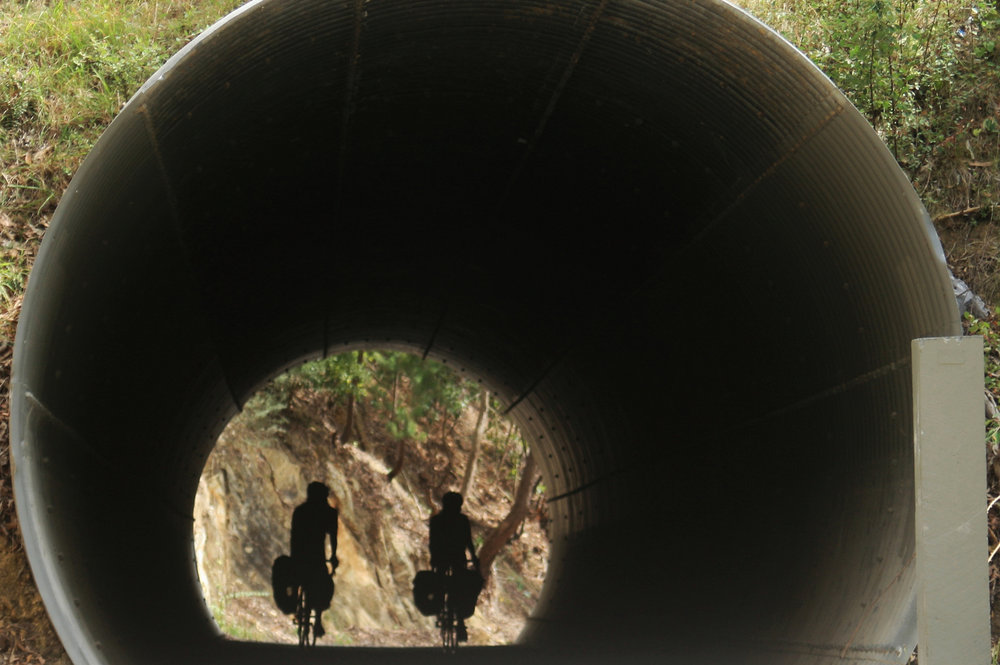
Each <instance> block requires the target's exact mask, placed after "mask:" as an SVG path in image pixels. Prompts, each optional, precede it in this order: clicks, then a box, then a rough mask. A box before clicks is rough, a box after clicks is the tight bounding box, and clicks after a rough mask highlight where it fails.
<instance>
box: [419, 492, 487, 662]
mask: <svg viewBox="0 0 1000 665" xmlns="http://www.w3.org/2000/svg"><path fill="white" fill-rule="evenodd" d="M441 506H442V508H441V512H439V513H438V514H437V515H434V516H433V517H431V539H430V549H431V568H433V569H434V572H436V573H439V574H441V575H444V574H445V573H454V572H455V571H465V562H466V559H465V552H466V550H468V552H469V555H470V557H471V558H472V565H473V567H475V568H476V570H479V559H478V558H477V557H476V550H475V545H473V543H472V527H471V526H470V525H469V518H468V517H466V516H465V515H464V514H463V513H462V495H461V494H459V493H458V492H447V493H445V495H444V496H443V497H441ZM458 639H459V641H460V642H464V641H466V640H467V639H468V635H467V631H466V629H465V621H464V620H463V619H461V618H460V619H459V620H458Z"/></svg>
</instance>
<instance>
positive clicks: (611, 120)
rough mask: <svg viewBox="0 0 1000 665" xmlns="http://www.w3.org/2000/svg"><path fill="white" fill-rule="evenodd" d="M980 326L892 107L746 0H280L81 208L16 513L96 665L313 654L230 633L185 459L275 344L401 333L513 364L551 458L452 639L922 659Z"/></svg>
mask: <svg viewBox="0 0 1000 665" xmlns="http://www.w3.org/2000/svg"><path fill="white" fill-rule="evenodd" d="M959 333H960V326H959V322H958V314H957V309H956V305H955V300H954V296H953V293H952V290H951V286H950V282H949V279H948V273H947V269H946V267H945V264H944V259H943V256H942V254H941V251H940V247H939V245H938V242H937V239H936V237H935V235H934V232H933V230H932V228H931V227H930V225H929V222H928V220H927V215H926V213H925V212H924V210H923V208H922V207H921V205H920V203H919V201H918V199H917V197H916V195H915V194H914V192H913V190H912V189H911V187H910V185H909V183H908V182H907V179H906V177H905V176H904V175H903V174H902V173H901V172H900V171H899V170H898V168H897V167H896V165H895V163H894V162H893V159H892V157H891V156H890V155H889V154H888V152H887V151H886V150H885V148H884V147H883V145H882V144H881V143H880V141H879V139H878V137H877V136H876V135H875V134H874V133H873V131H872V130H871V129H870V127H869V126H868V125H867V124H866V122H865V121H864V119H863V118H862V117H861V116H860V115H859V114H858V113H857V112H856V111H855V110H854V109H853V108H852V107H851V106H850V105H849V104H848V103H847V102H846V101H845V99H844V98H843V96H842V95H841V94H840V93H838V92H837V90H836V89H835V88H834V86H833V85H832V84H831V83H830V82H829V81H828V80H827V79H826V78H824V77H823V76H822V75H821V74H820V73H819V72H818V71H817V70H816V69H815V68H814V67H813V66H812V65H811V64H810V63H809V62H807V61H806V59H805V58H803V57H802V56H801V55H800V54H798V53H797V52H796V51H795V50H794V49H792V48H791V47H790V46H789V45H787V44H786V43H785V42H783V41H782V40H781V39H780V38H778V37H777V36H776V35H775V34H774V33H772V32H771V31H769V30H768V29H767V28H765V27H763V26H761V25H760V24H759V23H757V22H755V21H754V20H752V19H751V18H749V17H747V16H746V15H744V14H742V13H741V12H740V11H738V10H736V9H734V8H733V7H731V6H729V5H727V4H724V3H722V2H717V1H714V0H659V1H653V0H651V1H648V2H640V1H636V0H597V1H585V0H559V1H558V2H538V1H535V0H506V1H504V2H486V1H484V0H450V1H449V2H440V0H406V1H405V2H402V1H399V0H375V1H371V0H354V1H353V2H339V1H338V2H334V1H331V0H285V1H279V0H271V1H268V0H265V1H263V2H255V3H252V4H250V5H247V6H246V7H244V8H243V9H242V10H240V11H238V12H237V13H235V14H234V15H232V16H230V17H229V18H227V19H225V20H224V21H222V22H221V23H220V24H218V25H217V26H216V27H215V28H214V29H212V30H210V31H209V32H207V33H206V34H205V35H203V36H202V37H201V38H199V39H198V40H196V41H195V42H194V43H193V44H192V45H191V46H189V47H187V48H185V49H184V50H183V51H182V52H181V53H179V54H178V55H177V56H176V57H174V58H173V59H172V60H171V61H170V62H169V63H168V64H167V65H166V66H165V67H164V68H163V69H162V70H161V71H160V72H159V73H158V74H157V75H156V76H154V77H153V79H152V80H151V81H150V82H149V83H148V84H147V85H146V86H145V87H144V88H143V89H142V90H141V91H140V92H139V93H138V94H137V95H136V97H135V98H134V99H133V100H132V101H131V102H130V103H129V104H128V105H127V106H126V108H125V109H124V110H123V111H122V113H121V114H120V116H119V117H118V119H117V120H115V122H114V123H113V124H112V126H111V127H110V129H109V130H108V131H107V133H106V134H105V136H104V137H103V138H102V139H101V141H100V142H99V144H98V146H97V147H96V148H95V149H94V151H93V153H92V154H91V155H90V157H89V158H88V159H87V161H86V163H85V164H84V166H83V167H82V168H81V170H80V172H79V173H78V174H77V176H76V178H75V180H74V181H73V184H72V185H71V187H70V191H69V192H67V194H66V196H65V198H64V200H63V201H62V203H61V205H60V207H59V210H58V212H57V214H56V217H55V219H54V220H53V222H52V225H51V227H50V229H49V231H48V234H47V237H46V238H45V242H44V243H43V247H42V249H41V252H40V255H39V257H38V260H37V262H36V265H35V268H34V271H33V273H32V275H31V279H30V285H29V289H28V294H27V297H26V300H25V303H24V309H23V313H22V316H21V321H20V327H19V329H18V340H17V347H16V354H15V356H16V357H15V368H14V380H15V382H14V386H13V405H14V408H13V413H12V432H13V441H14V442H15V443H14V460H15V464H16V468H15V488H16V492H17V506H18V512H19V515H20V518H21V522H22V526H23V530H24V534H25V538H26V541H27V547H28V550H29V556H30V560H31V564H32V568H33V571H34V574H35V577H36V580H37V582H38V585H39V587H40V589H41V591H42V595H43V597H44V599H45V602H46V605H47V607H48V610H49V612H50V614H51V616H52V619H53V621H54V623H55V625H56V627H57V629H58V631H59V633H60V635H61V637H62V639H63V641H64V643H65V644H66V647H67V649H68V651H69V652H70V654H71V656H72V658H73V660H74V662H75V663H76V664H77V665H83V664H84V663H87V664H97V663H115V664H124V663H170V664H179V663H184V664H195V665H198V664H201V663H206V664H207V663H213V664H216V663H218V664H224V663H241V664H244V665H245V664H247V663H257V662H260V663H265V662H294V661H296V660H297V659H299V660H306V659H308V658H309V656H306V655H302V654H300V653H299V652H298V651H297V650H295V649H291V650H286V649H284V648H281V647H276V646H266V645H249V644H240V643H234V642H226V641H223V640H222V639H221V638H219V637H218V636H217V634H216V631H215V628H214V625H213V623H212V620H211V618H210V616H209V614H208V612H207V611H206V609H205V607H204V603H203V601H202V598H201V592H200V589H199V586H198V582H197V580H196V572H195V566H194V563H193V546H192V534H191V527H192V519H191V515H192V504H193V501H194V496H195V490H196V486H197V482H198V478H199V475H200V473H201V470H202V466H203V463H204V461H205V459H206V457H207V455H208V453H209V451H210V450H211V448H212V446H213V445H214V442H215V439H216V436H217V434H218V433H219V432H220V430H221V428H222V427H223V426H224V425H225V423H226V422H227V420H228V419H229V418H230V417H231V416H232V415H233V414H234V413H235V412H236V411H237V410H238V409H239V408H240V405H241V404H242V403H243V402H244V400H245V399H246V398H247V397H248V396H249V395H251V394H252V393H253V392H254V390H255V389H256V388H258V387H259V386H260V385H261V384H262V383H263V382H264V381H266V380H267V379H269V378H270V377H272V376H274V375H275V374H277V373H278V372H280V371H282V370H283V369H285V368H287V367H289V366H291V365H293V364H295V363H298V362H300V361H302V360H304V359H308V358H313V357H317V356H319V355H322V354H324V353H333V352H339V351H342V350H348V349H354V348H365V347H367V348H386V347H389V348H403V349H408V350H412V351H415V352H417V353H426V354H427V355H428V356H429V357H432V358H435V359H438V360H443V361H446V362H448V363H449V364H451V365H452V366H454V367H457V368H459V369H460V370H462V371H464V372H466V373H468V374H469V375H470V376H473V377H478V378H480V379H481V380H482V381H483V382H484V383H485V384H486V385H487V386H488V387H489V388H491V389H492V390H493V391H495V392H496V394H497V395H498V397H499V398H500V399H501V400H502V401H503V403H505V404H506V405H508V406H509V407H510V409H511V415H512V417H513V418H515V419H516V421H517V422H518V423H519V424H520V426H521V427H522V428H523V429H524V430H525V431H526V432H527V433H528V435H529V436H530V438H531V440H532V441H533V444H534V446H535V449H536V450H537V451H538V452H539V454H540V457H541V459H542V461H543V467H544V471H545V483H546V485H547V487H548V489H549V496H550V497H551V503H550V508H551V512H552V516H553V518H554V526H553V538H554V543H553V555H552V560H551V564H550V573H549V576H548V579H547V580H546V584H545V588H544V591H543V597H542V599H541V601H540V602H539V605H538V607H537V609H536V611H535V615H534V616H533V618H532V619H531V621H530V622H529V626H528V628H527V629H526V630H525V632H524V634H523V636H522V639H521V643H520V644H519V645H518V646H512V647H503V648H497V649H482V650H479V649H467V650H464V651H461V652H460V657H461V656H462V655H464V658H463V660H469V661H474V660H477V659H478V660H483V661H488V660H496V661H498V662H508V661H511V660H513V659H515V658H517V659H520V660H531V659H532V658H533V657H536V658H537V659H538V660H539V661H542V660H544V661H547V662H551V661H556V662H559V661H570V660H572V661H573V662H616V661H624V662H629V663H636V662H656V663H697V662H706V663H715V662H727V663H735V662H741V663H755V662H761V663H770V664H773V663H778V664H783V663H801V664H807V663H808V664H819V663H862V662H864V663H868V662H873V661H877V662H894V663H904V662H905V661H906V660H907V657H908V655H909V653H910V651H911V650H912V648H913V644H914V639H915V637H914V635H915V628H914V616H913V570H914V566H913V551H914V543H913V513H912V503H913V470H912V435H911V407H910V366H909V345H910V340H911V339H913V338H916V337H924V336H936V335H953V334H959ZM437 657H438V654H437V653H436V652H415V651H407V650H391V651H377V650H362V649H348V650H341V651H339V652H337V653H336V654H335V658H336V659H337V661H338V662H341V663H352V662H358V663H361V662H369V661H371V662H389V661H391V660H399V661H402V662H414V661H419V660H423V659H427V660H429V659H431V658H437ZM318 658H322V659H325V660H330V659H331V655H330V653H329V652H320V655H319V656H318Z"/></svg>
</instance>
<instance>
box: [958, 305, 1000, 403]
mask: <svg viewBox="0 0 1000 665" xmlns="http://www.w3.org/2000/svg"><path fill="white" fill-rule="evenodd" d="M994 314H995V316H994V318H993V319H991V320H987V321H981V320H979V319H977V318H975V317H974V316H972V315H971V314H969V313H968V312H966V314H965V327H966V332H967V333H968V334H969V335H981V336H982V338H983V365H984V369H985V383H986V389H987V390H988V391H990V392H991V393H992V394H993V395H995V396H1000V321H998V317H1000V308H998V310H997V311H995V312H994Z"/></svg>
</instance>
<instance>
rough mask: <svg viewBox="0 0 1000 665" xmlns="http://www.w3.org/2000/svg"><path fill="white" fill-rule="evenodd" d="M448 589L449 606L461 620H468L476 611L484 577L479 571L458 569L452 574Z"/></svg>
mask: <svg viewBox="0 0 1000 665" xmlns="http://www.w3.org/2000/svg"><path fill="white" fill-rule="evenodd" d="M449 586H450V588H449V589H448V592H449V594H448V605H449V606H451V608H452V609H453V610H455V614H456V615H458V617H459V618H462V619H468V618H469V617H471V616H472V614H473V612H475V611H476V602H478V600H479V592H480V591H482V590H483V577H482V575H480V574H479V571H477V570H469V569H467V568H465V569H462V568H460V569H458V570H456V571H454V572H453V573H452V576H451V580H450V584H449Z"/></svg>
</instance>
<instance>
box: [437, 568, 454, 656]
mask: <svg viewBox="0 0 1000 665" xmlns="http://www.w3.org/2000/svg"><path fill="white" fill-rule="evenodd" d="M451 580H452V574H451V570H447V571H445V572H444V574H443V575H442V584H443V587H444V590H445V592H444V603H442V605H441V611H440V612H439V613H438V617H437V626H438V628H440V629H441V646H442V647H443V648H444V650H445V653H455V650H456V649H458V616H457V615H456V614H455V610H454V609H453V608H452V606H451V603H449V602H448V600H449V597H450V596H451V593H450V587H451Z"/></svg>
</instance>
